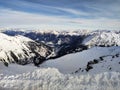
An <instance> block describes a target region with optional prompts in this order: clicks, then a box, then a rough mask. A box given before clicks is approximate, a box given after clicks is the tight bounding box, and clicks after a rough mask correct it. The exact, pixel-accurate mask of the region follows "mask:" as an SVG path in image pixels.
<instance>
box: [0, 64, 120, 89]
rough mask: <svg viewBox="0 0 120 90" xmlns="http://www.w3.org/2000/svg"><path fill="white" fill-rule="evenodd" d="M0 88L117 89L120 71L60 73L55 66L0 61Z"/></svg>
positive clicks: (119, 83)
mask: <svg viewBox="0 0 120 90" xmlns="http://www.w3.org/2000/svg"><path fill="white" fill-rule="evenodd" d="M0 68H2V70H0V72H2V74H0V90H119V88H120V73H118V72H109V73H108V72H104V73H100V74H95V75H89V74H87V75H72V74H62V73H60V72H59V71H58V70H57V69H55V68H41V69H40V68H36V67H33V66H30V65H27V66H20V65H16V64H11V65H9V68H8V69H7V67H5V66H4V65H2V63H0Z"/></svg>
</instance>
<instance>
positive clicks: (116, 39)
mask: <svg viewBox="0 0 120 90" xmlns="http://www.w3.org/2000/svg"><path fill="white" fill-rule="evenodd" d="M82 43H83V44H84V45H88V46H92V47H93V46H102V47H106V46H108V47H109V46H120V33H117V32H115V31H98V32H97V31H95V32H91V33H90V34H89V35H88V36H87V38H85V39H84V41H83V42H82Z"/></svg>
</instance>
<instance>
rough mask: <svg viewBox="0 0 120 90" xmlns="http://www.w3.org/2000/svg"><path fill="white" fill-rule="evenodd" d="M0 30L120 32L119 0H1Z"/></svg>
mask: <svg viewBox="0 0 120 90" xmlns="http://www.w3.org/2000/svg"><path fill="white" fill-rule="evenodd" d="M0 27H10V28H40V29H58V30H61V29H67V30H70V29H71V30H72V29H76V30H77V29H78V30H79V29H88V30H96V29H97V30H98V29H99V30H105V29H107V30H120V0H0Z"/></svg>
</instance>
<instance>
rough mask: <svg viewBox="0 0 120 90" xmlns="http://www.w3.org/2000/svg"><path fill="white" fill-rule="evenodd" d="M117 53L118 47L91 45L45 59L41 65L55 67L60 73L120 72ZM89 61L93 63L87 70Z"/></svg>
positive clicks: (119, 52) (119, 59)
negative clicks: (77, 50) (90, 46)
mask: <svg viewBox="0 0 120 90" xmlns="http://www.w3.org/2000/svg"><path fill="white" fill-rule="evenodd" d="M116 54H118V57H116ZM119 54H120V47H93V48H91V49H88V50H84V51H82V52H78V53H75V54H69V55H66V56H63V57H61V58H58V59H55V60H54V59H53V60H49V61H46V62H45V63H43V64H42V65H41V67H52V68H57V69H58V70H59V71H60V72H61V73H67V74H68V73H79V74H86V73H91V74H95V73H101V72H107V71H118V72H120V63H119V62H120V55H119ZM101 59H103V60H101ZM94 60H96V63H94ZM90 62H92V63H93V64H91V65H90V66H91V67H92V69H90V70H87V68H89V66H88V63H90ZM116 66H117V67H116ZM110 68H111V69H110ZM79 69H80V70H79Z"/></svg>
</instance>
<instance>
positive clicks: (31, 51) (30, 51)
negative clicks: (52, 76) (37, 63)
mask: <svg viewBox="0 0 120 90" xmlns="http://www.w3.org/2000/svg"><path fill="white" fill-rule="evenodd" d="M51 52H52V49H50V48H49V47H47V46H46V45H44V44H42V43H36V42H35V41H33V40H31V39H29V38H26V37H24V36H8V35H5V34H2V33H0V61H3V62H7V63H12V62H17V63H19V64H25V63H30V62H32V60H33V59H34V57H36V58H37V57H44V58H46V57H47V56H49V55H50V54H51Z"/></svg>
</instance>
